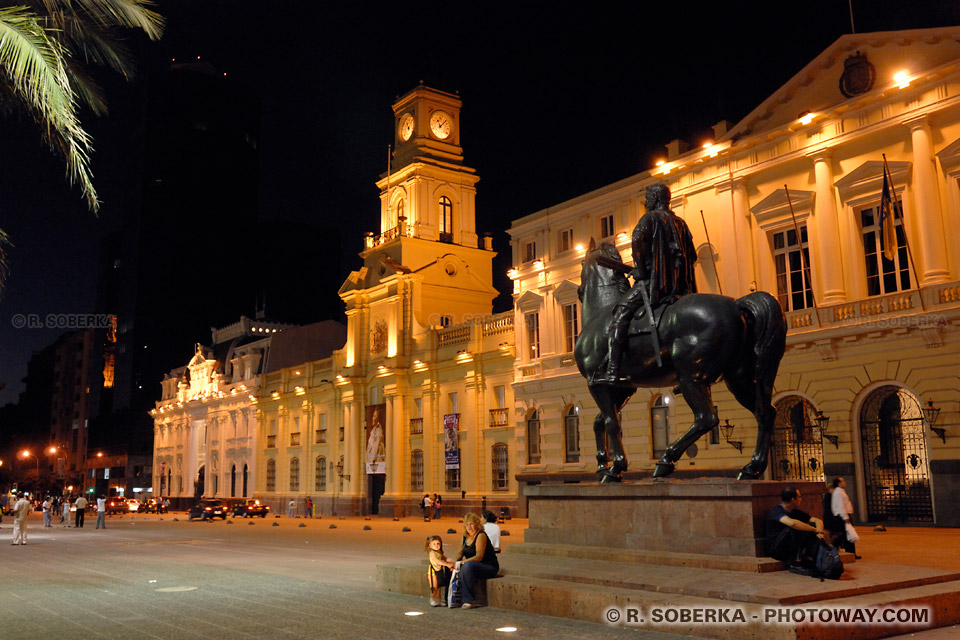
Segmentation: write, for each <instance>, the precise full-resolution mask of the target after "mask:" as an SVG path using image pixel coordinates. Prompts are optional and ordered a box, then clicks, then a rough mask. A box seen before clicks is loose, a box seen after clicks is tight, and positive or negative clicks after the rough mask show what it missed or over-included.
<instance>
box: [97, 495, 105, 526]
mask: <svg viewBox="0 0 960 640" xmlns="http://www.w3.org/2000/svg"><path fill="white" fill-rule="evenodd" d="M106 528H107V496H105V495H103V494H102V493H101V494H100V497H99V498H97V529H106Z"/></svg>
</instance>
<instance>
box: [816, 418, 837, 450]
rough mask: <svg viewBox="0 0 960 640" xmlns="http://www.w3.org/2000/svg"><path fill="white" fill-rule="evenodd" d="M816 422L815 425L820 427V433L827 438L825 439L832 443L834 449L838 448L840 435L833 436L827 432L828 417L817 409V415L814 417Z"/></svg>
mask: <svg viewBox="0 0 960 640" xmlns="http://www.w3.org/2000/svg"><path fill="white" fill-rule="evenodd" d="M814 420H816V422H817V426H818V427H820V435H822V436H823V437H824V438H826V439H827V441H828V442H829V443H830V444H832V445H833V448H834V449H839V448H840V444H839V442H840V436H834V435H830V434H828V433H827V427H828V426H829V425H830V418H829V417H827V416H825V415H823V411H817V417H816V418H814Z"/></svg>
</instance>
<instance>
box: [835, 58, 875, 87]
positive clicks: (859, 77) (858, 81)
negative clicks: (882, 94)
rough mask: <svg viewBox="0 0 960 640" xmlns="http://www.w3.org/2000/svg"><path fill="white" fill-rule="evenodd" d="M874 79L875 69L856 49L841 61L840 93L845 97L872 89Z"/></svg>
mask: <svg viewBox="0 0 960 640" xmlns="http://www.w3.org/2000/svg"><path fill="white" fill-rule="evenodd" d="M876 79H877V70H876V69H875V68H874V66H873V65H872V64H870V62H869V61H868V60H867V55H866V54H865V53H861V52H859V51H857V52H856V53H855V54H853V55H852V56H850V57H848V58H847V59H846V60H844V61H843V74H842V75H841V76H840V93H842V94H843V95H844V96H846V97H847V98H852V97H853V96H856V95H860V94H861V93H866V92H867V91H870V89H873V83H874V81H875V80H876Z"/></svg>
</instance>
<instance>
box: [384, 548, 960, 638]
mask: <svg viewBox="0 0 960 640" xmlns="http://www.w3.org/2000/svg"><path fill="white" fill-rule="evenodd" d="M525 555H526V557H525ZM501 566H502V569H501V576H500V577H498V578H496V579H493V580H489V581H487V584H486V595H487V602H488V603H489V605H490V606H492V607H498V608H503V609H511V610H518V611H525V612H529V613H539V614H543V615H552V616H558V617H564V618H573V619H578V620H586V621H590V622H603V621H604V620H606V619H607V618H606V617H605V616H607V615H608V611H610V610H611V608H615V609H616V610H617V611H618V613H619V614H620V615H622V616H624V617H625V616H627V615H628V611H629V610H631V609H633V610H634V611H636V612H638V613H639V616H640V618H642V619H644V620H645V622H644V624H638V625H628V626H631V627H632V626H637V628H644V629H653V630H658V631H663V632H669V633H681V634H690V635H695V636H701V637H711V638H731V639H732V638H745V637H757V638H760V637H762V638H778V639H779V638H784V639H793V638H817V639H818V640H834V639H836V640H873V639H874V638H885V637H890V636H895V635H902V634H903V633H905V632H907V631H910V630H911V628H905V627H898V626H892V625H876V624H875V625H830V626H824V625H820V624H817V623H813V624H811V623H809V622H808V621H807V620H802V621H801V622H799V623H794V622H790V623H788V624H773V623H763V616H764V615H765V613H764V608H765V607H767V608H770V607H774V608H781V609H782V608H784V607H797V605H800V606H799V607H797V608H799V609H807V610H809V609H811V608H813V607H816V608H818V609H819V608H830V609H845V610H847V609H853V608H857V607H861V608H863V607H866V608H877V607H890V606H894V607H903V606H926V607H929V611H930V614H929V615H930V622H929V623H928V624H927V625H926V626H924V627H916V628H913V629H912V630H913V631H921V630H924V629H929V628H931V627H944V626H949V625H954V624H957V623H958V622H960V574H956V573H950V572H942V571H936V570H933V569H925V568H919V567H899V566H891V565H872V566H871V565H869V564H864V563H860V564H858V565H857V566H856V567H855V568H851V569H849V570H848V571H847V572H845V574H844V576H843V578H842V579H841V580H827V581H824V582H821V581H819V580H816V579H814V578H808V577H805V576H798V575H796V574H792V573H788V572H777V573H757V574H748V573H745V572H738V571H726V570H714V569H701V568H688V567H668V566H662V565H642V564H640V565H624V564H623V563H613V562H606V561H600V560H590V559H582V558H565V557H550V556H547V555H535V554H523V553H518V554H513V555H511V554H504V555H503V556H501ZM377 587H378V588H379V589H382V590H386V591H398V592H402V593H407V594H413V595H421V596H426V595H427V586H426V563H425V562H424V561H417V562H413V561H411V562H407V563H401V564H393V565H380V566H378V568H377ZM681 608H682V609H684V610H686V611H688V612H693V611H695V610H699V611H708V610H709V611H713V612H716V611H727V612H728V615H736V614H735V613H732V612H736V611H740V612H743V615H744V621H743V623H734V624H730V623H726V624H705V623H703V622H695V621H690V622H687V623H683V622H682V621H678V622H677V624H669V625H665V624H654V623H653V621H652V617H646V618H645V617H644V616H653V615H654V611H655V610H660V611H661V612H664V613H665V612H677V613H678V615H679V612H680V611H681ZM665 615H668V613H665ZM706 615H709V614H706ZM753 616H756V618H754V617H753Z"/></svg>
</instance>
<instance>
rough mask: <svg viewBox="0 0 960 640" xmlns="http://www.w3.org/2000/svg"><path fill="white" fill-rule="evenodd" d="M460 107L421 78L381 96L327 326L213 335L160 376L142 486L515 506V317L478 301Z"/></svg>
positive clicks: (483, 293) (322, 508)
mask: <svg viewBox="0 0 960 640" xmlns="http://www.w3.org/2000/svg"><path fill="white" fill-rule="evenodd" d="M460 109H461V101H460V98H459V97H458V96H456V95H453V94H448V93H444V92H442V91H437V90H434V89H430V88H428V87H425V86H422V85H421V86H419V87H417V88H415V89H414V90H412V91H410V92H409V93H407V94H406V95H404V96H402V97H401V98H400V99H399V100H398V101H397V102H396V103H395V104H394V105H393V112H394V119H395V146H394V149H395V152H394V154H393V157H392V160H391V167H390V170H389V171H388V172H387V173H386V174H384V175H383V176H382V177H381V178H380V180H379V181H378V182H377V186H378V188H379V189H380V194H381V210H380V224H379V229H380V230H379V233H376V234H374V233H370V234H368V236H367V237H366V238H365V239H364V243H363V246H364V248H363V251H362V252H361V253H360V258H361V260H362V261H363V262H362V266H360V267H359V269H357V270H356V271H353V272H352V273H350V275H349V276H348V278H347V280H346V281H345V282H344V283H343V285H342V286H341V288H340V292H339V293H340V297H341V298H342V300H343V301H344V304H345V305H346V315H347V327H346V330H345V332H344V333H343V334H342V335H340V334H339V333H337V332H333V334H331V331H330V327H326V328H324V327H320V326H319V325H323V324H324V323H319V325H310V326H308V327H298V328H289V327H277V328H276V329H277V331H276V332H274V329H273V328H268V329H267V331H268V332H269V334H270V335H269V337H267V336H264V335H263V334H262V333H260V332H259V327H260V326H261V324H262V323H253V324H251V325H250V327H247V328H245V329H243V330H240V329H238V331H240V334H238V335H243V336H248V337H249V338H251V339H254V338H257V337H261V338H264V339H262V340H253V341H250V342H244V341H241V342H237V343H230V344H229V345H224V344H221V343H223V341H224V340H225V339H226V338H225V336H221V335H219V333H218V334H217V335H215V336H214V343H215V344H214V347H213V349H212V351H211V350H205V349H201V348H198V351H197V355H196V356H195V357H194V359H193V360H191V362H190V364H188V365H187V367H184V368H182V369H177V370H174V371H172V372H171V374H170V376H168V379H167V380H165V381H164V390H163V398H162V399H161V400H160V402H158V403H157V407H156V409H155V410H154V412H153V415H154V420H155V424H156V447H155V464H154V470H155V471H154V473H155V475H156V478H155V484H154V486H155V491H156V487H161V486H164V487H165V488H164V491H165V492H166V493H170V494H171V495H174V496H190V497H191V498H192V497H193V496H194V495H204V496H217V497H235V496H255V497H257V498H261V499H263V500H264V501H266V502H267V503H269V504H271V505H272V506H273V508H274V509H278V508H281V507H282V508H283V509H284V510H285V509H286V505H287V503H288V502H289V501H290V500H291V499H293V500H295V501H296V502H297V504H298V505H299V508H301V509H302V508H303V507H304V506H305V503H306V498H308V497H309V498H310V499H311V503H312V504H313V505H315V508H316V510H317V512H318V513H336V514H340V515H345V514H379V515H384V516H393V515H406V514H410V513H419V507H418V505H419V502H420V499H421V498H422V497H423V495H424V494H425V493H430V494H434V493H436V494H440V495H441V496H442V498H443V508H444V510H445V511H446V512H447V513H451V512H452V513H463V512H465V511H470V510H477V509H480V508H483V507H484V506H486V507H487V508H490V509H497V508H500V507H508V508H513V509H516V508H517V506H518V504H519V501H518V491H517V490H518V485H517V482H516V479H515V475H516V471H517V464H518V457H517V450H516V444H515V442H516V441H515V437H514V435H515V416H514V414H513V412H512V408H513V407H514V399H513V388H512V386H511V385H512V383H513V378H514V372H513V360H514V349H513V339H514V330H513V320H514V316H513V313H512V312H507V313H504V314H498V315H492V314H491V310H492V300H493V298H494V297H496V295H497V291H496V290H495V289H494V288H493V284H492V280H493V278H492V267H491V265H492V260H493V257H494V252H493V251H492V249H491V243H490V238H488V237H478V235H477V232H476V225H475V220H476V211H475V198H476V188H475V185H476V183H477V181H478V180H479V178H478V176H477V175H476V172H475V171H474V170H473V169H472V168H470V167H468V166H466V165H465V164H464V163H463V150H462V147H461V145H460ZM241 324H242V323H241ZM264 326H266V325H264ZM340 326H342V325H340ZM311 327H316V329H315V330H314V329H311ZM225 331H227V330H221V331H220V333H222V332H225ZM250 332H252V333H250ZM331 335H338V336H339V341H336V340H331V339H330V336H331ZM325 339H326V340H327V342H326V343H324V340H325ZM320 344H322V345H323V348H317V347H316V345H320ZM310 345H315V347H311V346H310ZM238 350H240V351H238ZM241 352H242V353H244V354H248V355H245V356H237V355H235V354H237V353H241ZM254 355H257V356H258V357H259V360H257V362H258V363H259V368H257V367H253V368H249V369H240V371H242V372H238V368H237V366H236V365H235V364H233V363H234V360H235V359H236V358H237V357H251V358H252V357H254ZM248 374H249V375H248ZM195 379H196V380H197V382H196V383H195V382H194V380H195ZM241 387H242V388H241ZM234 468H237V469H241V468H242V469H246V471H245V474H246V475H244V478H246V483H245V484H244V485H243V490H242V491H240V490H239V489H237V486H236V485H235V483H234V475H233V471H232V470H233V469H234ZM211 476H212V477H213V478H217V480H214V481H213V482H211V481H208V480H207V478H210V477H211ZM162 482H165V483H166V484H165V485H162V484H161V483H162ZM194 483H198V484H196V490H195V485H194ZM167 488H172V491H171V490H170V489H167Z"/></svg>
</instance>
